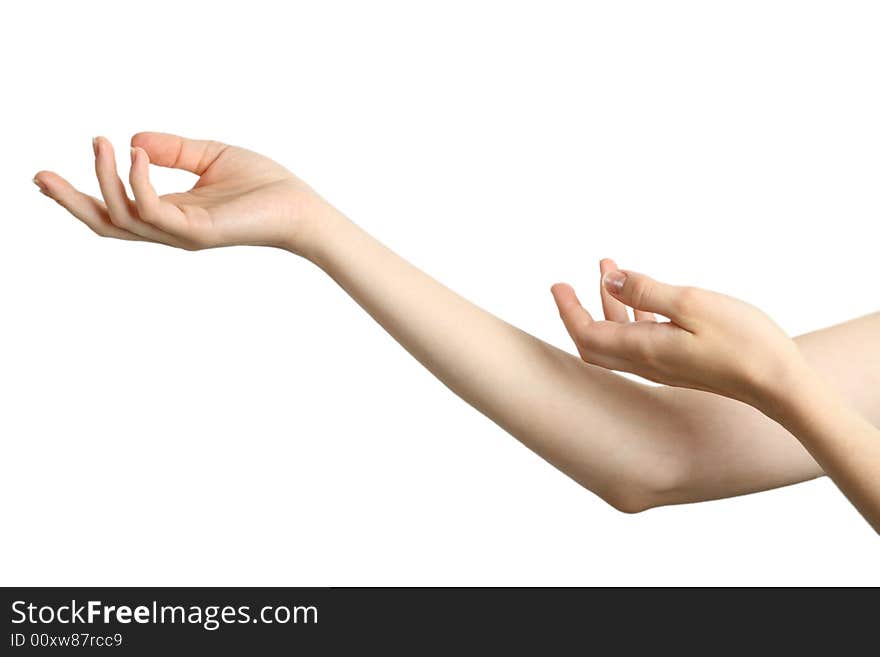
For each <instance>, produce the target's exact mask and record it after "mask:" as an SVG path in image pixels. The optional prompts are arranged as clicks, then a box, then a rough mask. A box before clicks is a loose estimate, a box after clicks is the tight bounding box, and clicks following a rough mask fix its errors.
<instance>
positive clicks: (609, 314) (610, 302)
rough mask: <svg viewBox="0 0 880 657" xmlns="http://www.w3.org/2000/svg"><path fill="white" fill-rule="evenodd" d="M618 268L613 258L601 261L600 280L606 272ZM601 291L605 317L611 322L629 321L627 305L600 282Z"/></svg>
mask: <svg viewBox="0 0 880 657" xmlns="http://www.w3.org/2000/svg"><path fill="white" fill-rule="evenodd" d="M616 269H617V263H616V262H614V261H613V260H612V259H611V258H605V259H603V260H600V261H599V275H600V281H601V277H604V276H605V274H606V273H607V272H609V271H615V270H616ZM599 293H600V295H601V296H602V310H603V311H604V313H605V319H607V320H608V321H609V322H628V321H629V313H628V312H627V310H626V306H625V305H624V304H623V303H621V302H620V301H618V300H617V299H615V298H614V297H613V296H611V293H610V292H608V290H606V289H605V286H604V285H602V284H601V283H600V285H599Z"/></svg>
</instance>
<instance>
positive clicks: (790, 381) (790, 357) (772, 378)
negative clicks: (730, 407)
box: [747, 347, 820, 424]
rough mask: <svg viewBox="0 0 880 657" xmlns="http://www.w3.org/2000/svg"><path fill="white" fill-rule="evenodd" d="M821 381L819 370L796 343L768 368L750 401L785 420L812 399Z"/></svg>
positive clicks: (770, 415) (773, 416)
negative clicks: (808, 361)
mask: <svg viewBox="0 0 880 657" xmlns="http://www.w3.org/2000/svg"><path fill="white" fill-rule="evenodd" d="M819 384H820V381H819V376H818V374H817V373H816V372H815V370H813V368H812V367H810V365H809V363H807V361H806V359H805V358H804V357H803V355H802V354H801V353H800V351H798V350H797V348H796V347H795V348H794V349H793V350H792V353H791V354H787V355H786V356H785V357H784V358H781V359H780V360H779V361H778V362H776V363H775V364H773V365H770V366H768V367H767V368H766V369H765V371H764V374H763V376H762V377H761V378H760V380H759V381H758V383H756V384H755V385H754V386H753V387H752V390H751V399H750V400H748V402H747V403H749V404H750V405H752V406H754V407H755V408H757V409H758V410H759V411H761V412H762V413H764V414H765V415H766V416H768V417H770V418H771V419H774V420H776V421H777V422H780V423H783V424H784V423H785V419H786V418H787V417H788V416H789V415H790V414H791V413H792V412H794V411H796V410H797V409H798V408H800V407H801V406H802V405H803V404H805V403H810V401H809V400H810V397H811V391H813V390H815V389H816V388H817V387H818V386H819Z"/></svg>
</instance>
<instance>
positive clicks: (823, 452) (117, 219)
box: [34, 133, 880, 528]
mask: <svg viewBox="0 0 880 657" xmlns="http://www.w3.org/2000/svg"><path fill="white" fill-rule="evenodd" d="M131 146H132V149H131V162H132V164H131V167H130V171H129V181H130V184H131V188H132V191H133V194H134V199H129V198H128V197H127V196H126V192H125V188H124V186H123V184H122V182H121V180H120V179H119V177H118V174H117V164H116V161H115V157H114V152H113V147H112V145H111V144H110V142H109V141H108V140H106V139H104V138H100V137H99V138H96V139H95V140H94V154H95V170H96V174H97V177H98V182H99V186H100V190H101V196H102V197H103V199H100V198H94V197H91V196H88V195H86V194H84V193H82V192H79V191H78V190H76V189H75V188H74V187H72V186H71V185H70V184H69V183H68V182H67V181H65V180H64V179H63V178H61V177H60V176H58V175H57V174H55V173H52V172H50V171H41V172H39V173H38V174H37V175H36V176H35V178H34V182H35V183H36V184H37V185H38V186H39V187H40V190H41V191H42V192H43V193H44V194H45V195H46V196H49V197H50V198H52V199H54V200H55V201H56V202H58V203H59V204H60V205H62V206H63V207H64V208H65V209H67V210H68V211H69V212H70V213H71V214H73V215H74V216H75V217H77V218H78V219H80V220H81V221H82V222H83V223H85V224H86V225H87V226H89V228H91V229H92V230H93V231H95V232H96V233H98V234H99V235H102V236H105V237H113V238H117V239H124V240H140V241H148V242H156V243H160V244H167V245H170V246H174V247H178V248H182V249H187V250H197V249H204V248H212V247H219V246H230V245H236V244H248V245H262V246H272V247H277V248H280V249H284V250H287V251H290V252H291V253H294V254H297V255H299V256H302V257H304V258H306V259H308V260H310V261H311V262H313V263H314V264H315V265H317V266H318V267H320V268H321V269H322V270H323V271H325V272H326V273H327V274H328V275H329V276H330V277H331V278H333V280H335V281H336V282H337V283H338V284H339V285H340V287H342V288H343V289H344V290H345V291H346V292H347V293H348V294H349V295H350V296H351V297H352V298H353V299H354V300H355V301H356V302H357V303H358V304H360V305H361V307H363V308H364V310H366V311H367V312H368V313H369V314H370V315H371V316H372V317H373V318H374V319H375V320H376V321H377V322H378V323H379V324H380V325H381V326H382V327H383V328H384V329H385V330H386V331H388V333H389V334H390V335H391V336H392V337H394V339H395V340H397V341H398V342H399V343H400V344H401V345H402V346H403V347H404V348H405V349H406V350H407V351H408V352H409V353H411V354H412V355H413V356H414V357H415V358H416V359H417V360H418V361H419V362H421V363H422V364H423V365H424V366H425V367H426V368H427V369H428V370H430V371H431V372H432V373H433V374H434V375H435V376H436V377H437V378H439V379H440V380H441V381H443V383H445V384H446V385H447V386H448V387H449V388H450V389H451V390H452V391H453V392H455V393H456V394H457V395H458V396H460V397H461V398H462V399H464V400H465V401H466V402H468V403H469V404H471V405H472V406H474V408H476V409H477V410H479V411H480V412H482V413H484V414H485V415H487V416H488V417H489V418H491V419H492V420H494V421H495V422H496V423H497V424H498V425H500V426H501V427H502V428H504V429H505V430H507V431H508V432H509V433H510V434H512V435H513V436H515V437H516V438H517V439H519V440H520V441H521V442H523V443H524V444H525V445H526V446H528V447H529V448H530V449H532V450H533V451H534V452H536V453H537V454H539V455H540V456H542V457H543V458H544V459H546V460H547V461H549V462H550V463H552V464H553V465H554V466H556V467H557V468H558V469H560V470H561V471H563V472H564V473H566V474H567V475H569V476H570V477H572V478H573V479H574V480H575V481H577V482H578V483H580V484H581V485H583V486H584V487H586V488H587V489H589V490H591V491H593V492H594V493H596V494H597V495H599V496H600V497H602V498H603V499H604V500H605V501H607V502H608V503H610V504H612V505H613V506H614V507H616V508H618V509H620V510H622V511H626V512H637V511H642V510H645V509H648V508H651V507H656V506H661V505H667V504H679V503H685V502H697V501H702V500H710V499H717V498H722V497H730V496H733V495H741V494H745V493H751V492H756V491H761V490H767V489H770V488H775V487H778V486H785V485H788V484H793V483H797V482H801V481H805V480H808V479H812V478H815V477H818V476H821V475H822V474H823V473H824V472H827V473H828V474H830V475H831V477H832V478H833V479H834V480H835V482H837V484H838V485H839V486H840V488H841V489H842V490H843V491H844V493H846V494H847V495H848V496H849V497H850V499H851V500H852V501H853V503H854V504H855V505H856V506H857V508H859V510H860V511H862V513H863V514H864V515H865V516H866V517H867V518H868V519H869V521H871V522H872V524H874V527H875V528H877V526H878V525H877V521H878V518H880V489H878V486H880V484H872V483H871V476H870V475H871V473H873V474H874V476H875V478H876V479H880V478H877V477H876V474H877V473H878V472H880V440H878V438H877V436H876V432H877V430H876V429H875V425H877V424H880V397H878V396H877V395H873V394H871V391H872V390H876V389H877V388H878V384H880V342H878V340H876V337H877V336H878V335H880V313H877V314H873V315H870V316H867V317H863V318H860V319H857V320H853V321H851V322H847V323H845V324H842V325H839V326H834V327H831V328H828V329H824V330H822V331H818V332H815V333H811V334H807V335H804V336H801V337H799V338H795V339H794V340H790V339H789V338H787V337H786V336H785V335H784V334H783V333H782V332H781V331H780V330H779V329H777V328H776V327H775V325H774V324H773V323H772V322H770V320H769V319H767V318H766V317H765V316H764V315H763V314H761V313H760V312H759V311H757V310H754V309H751V307H750V306H747V305H746V304H742V302H739V301H736V300H733V299H730V298H729V297H723V296H722V295H715V294H714V293H711V292H706V291H702V290H693V289H692V288H674V289H682V290H685V292H684V298H685V299H686V300H689V304H690V306H687V307H688V308H689V309H690V308H691V307H693V308H696V309H699V311H700V312H696V311H695V312H694V313H693V317H691V316H690V314H688V315H681V316H680V317H679V318H678V319H679V321H681V322H682V324H678V323H676V318H675V317H670V319H672V320H673V321H672V322H656V321H655V318H654V316H653V315H652V314H651V312H650V311H655V312H659V313H660V314H663V315H664V316H666V317H669V315H668V314H667V312H666V311H668V312H672V310H671V308H672V307H671V306H667V305H663V307H662V308H661V307H660V306H658V305H655V304H653V303H651V304H648V305H645V304H644V302H643V301H640V302H639V303H634V300H633V298H631V297H627V296H626V294H625V293H617V292H613V291H612V289H613V288H611V287H610V286H608V285H602V286H600V291H601V296H602V302H603V308H604V313H605V317H606V321H603V322H594V321H593V320H592V319H591V318H589V316H588V315H587V314H586V311H585V310H583V308H582V307H581V306H580V304H579V303H578V302H577V300H576V297H575V296H574V292H573V291H572V290H571V288H570V287H568V286H565V285H557V286H554V288H553V293H554V297H555V299H556V302H557V305H558V307H559V310H560V314H561V316H562V318H563V321H564V322H565V325H566V327H567V328H568V330H569V332H570V334H571V335H572V337H573V339H574V340H575V343H576V345H577V347H578V350H579V353H580V354H581V356H582V358H578V357H576V356H573V355H571V354H568V353H566V352H564V351H562V350H560V349H557V348H555V347H553V346H551V345H549V344H547V343H545V342H543V341H541V340H539V339H537V338H535V337H533V336H531V335H528V334H527V333H524V332H523V331H521V330H519V329H517V328H516V327H514V326H511V325H510V324H508V323H506V322H504V321H503V320H501V319H499V318H497V317H495V316H493V315H491V314H490V313H488V312H486V311H484V310H483V309H481V308H479V307H477V306H475V305H473V304H472V303H470V302H468V301H467V300H465V299H464V298H462V297H460V296H459V295H457V294H455V293H454V292H452V291H451V290H449V289H447V288H446V287H444V286H443V285H441V284H440V283H439V282H437V281H436V280H434V279H432V278H431V277H430V276H428V275H427V274H425V273H424V272H422V271H420V270H419V269H417V268H416V267H414V266H413V265H412V264H410V263H408V262H407V261H406V260H404V259H403V258H401V257H400V256H398V255H397V254H395V253H394V252H392V251H391V250H390V249H388V248H386V247H385V246H383V245H382V244H381V243H380V242H378V241H377V240H376V239H374V238H373V237H371V236H370V235H368V234H367V233H366V232H364V231H363V230H362V229H361V228H359V227H358V226H357V225H355V224H354V223H353V222H351V221H350V220H349V219H348V218H346V217H345V216H344V215H342V214H341V213H340V212H339V211H338V210H336V209H335V208H333V207H332V206H331V205H330V204H329V203H327V202H326V201H325V200H324V199H322V198H321V197H320V196H319V195H318V194H317V193H315V192H314V191H313V190H312V189H311V188H310V187H309V186H308V185H306V184H305V183H304V182H303V181H301V180H300V179H299V178H297V177H296V176H294V175H293V174H292V173H290V172H289V171H287V170H286V169H285V168H284V167H282V166H281V165H279V164H277V163H275V162H273V161H272V160H270V159H268V158H265V157H263V156H261V155H258V154H256V153H253V152H251V151H248V150H245V149H242V148H238V147H234V146H227V145H225V144H222V143H219V142H214V141H200V140H190V139H184V138H181V137H177V136H173V135H167V134H162V133H139V134H137V135H135V136H134V137H133V138H132V140H131ZM150 164H154V165H158V166H166V167H175V168H179V169H184V170H187V171H190V172H192V173H194V174H196V175H197V176H199V179H198V182H197V183H196V184H195V186H194V187H193V188H192V189H190V190H189V191H186V192H182V193H176V194H168V195H165V196H159V195H157V193H156V192H155V190H154V189H153V187H152V185H151V184H150V180H149V165H150ZM601 271H602V273H603V275H605V276H606V277H607V276H610V275H611V274H610V272H615V271H617V267H616V265H615V264H614V263H613V262H612V261H609V260H605V261H603V262H602V263H601ZM630 276H631V278H629V280H630V283H631V284H632V281H634V280H636V277H637V275H635V274H630ZM646 280H648V279H646ZM606 283H607V280H606ZM655 285H656V286H660V284H659V283H655ZM665 287H668V288H671V286H665ZM664 289H665V288H664ZM626 303H629V304H630V305H631V306H632V305H635V306H637V308H636V312H635V319H636V320H638V321H636V322H630V321H629V318H628V315H627V311H626V305H625V304H626ZM709 307H711V312H706V309H707V308H709ZM744 308H748V309H749V311H748V312H745V313H743V309H744ZM673 314H675V313H673ZM723 317H727V318H728V322H724V321H723V320H722V319H721V318H723ZM690 322H693V324H691V323H690ZM743 340H748V342H747V343H744V342H743ZM741 348H743V349H746V350H747V352H748V353H750V354H752V357H751V358H749V359H742V358H738V359H728V358H725V357H724V354H725V353H729V352H730V351H731V350H732V351H734V352H735V351H737V350H740V349H741ZM585 361H586V362H585ZM744 362H745V363H748V366H747V367H744V366H743V363H744ZM612 369H621V370H624V371H631V372H636V373H638V374H641V375H642V376H645V377H646V378H651V379H653V380H655V381H658V382H661V383H665V384H668V385H665V386H659V387H658V386H648V385H645V384H641V383H638V382H635V381H632V380H630V379H627V378H624V377H621V376H620V375H618V374H615V373H614V372H612V371H611V370H612ZM773 377H781V378H780V379H778V381H786V382H787V383H789V384H790V385H785V386H776V387H774V385H773V381H774V378H773ZM782 425H784V427H785V428H783V426H782ZM872 432H873V433H872ZM820 464H821V466H820ZM823 468H824V471H823Z"/></svg>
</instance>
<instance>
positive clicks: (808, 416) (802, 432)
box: [760, 364, 880, 532]
mask: <svg viewBox="0 0 880 657" xmlns="http://www.w3.org/2000/svg"><path fill="white" fill-rule="evenodd" d="M765 399H766V401H765V402H763V403H762V404H761V405H760V406H761V410H762V411H763V412H764V413H765V414H766V415H767V416H768V417H771V418H773V419H774V420H776V421H777V422H779V424H781V425H782V426H784V427H785V428H786V429H788V431H790V432H791V433H792V434H793V435H794V436H796V437H797V438H798V439H799V440H800V441H801V443H802V444H803V445H804V447H805V448H806V449H807V450H808V451H809V452H810V454H811V455H812V456H813V458H815V459H816V462H817V463H819V465H821V466H822V468H823V469H824V471H825V473H826V474H827V475H828V476H829V477H831V479H832V480H833V481H834V483H836V484H837V486H838V488H840V490H841V491H842V492H843V493H844V494H845V495H846V496H847V498H849V500H850V502H852V503H853V505H854V506H855V507H856V508H857V509H858V510H859V511H860V512H861V513H862V515H863V516H864V517H865V518H866V519H867V521H868V522H869V523H870V524H871V526H872V527H873V528H874V529H875V530H876V531H878V532H880V430H878V429H877V428H876V427H875V426H874V425H872V424H871V423H870V422H868V420H867V419H865V418H864V416H862V415H861V414H860V413H859V412H857V411H856V410H855V409H854V408H853V407H852V405H851V404H850V403H849V401H848V400H847V399H845V398H844V397H843V396H842V395H841V394H840V393H839V392H838V390H837V389H836V388H834V387H832V386H831V385H829V384H828V383H827V382H826V381H825V380H824V379H823V378H822V377H820V376H819V375H818V374H817V373H815V372H814V371H813V370H812V369H810V368H809V367H807V366H806V364H803V365H798V366H797V367H796V368H795V369H794V370H793V372H792V373H791V375H790V376H789V377H787V379H786V381H785V382H784V384H783V385H780V386H779V387H778V388H777V389H775V390H774V391H772V392H767V393H766V394H765Z"/></svg>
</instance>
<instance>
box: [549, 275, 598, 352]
mask: <svg viewBox="0 0 880 657" xmlns="http://www.w3.org/2000/svg"><path fill="white" fill-rule="evenodd" d="M550 292H551V293H552V294H553V300H554V301H556V307H557V308H558V309H559V317H561V318H562V323H563V324H564V325H565V330H566V331H568V335H569V336H570V337H571V339H572V340H573V341H574V343H575V345H577V344H578V343H579V342H580V338H579V336H580V334H581V333H583V332H584V330H586V328H587V327H588V326H589V325H590V324H592V323H593V318H592V317H591V316H590V313H588V312H587V310H586V309H585V308H584V307H583V306H582V305H581V302H580V301H579V300H578V298H577V295H576V294H575V293H574V290H573V289H572V287H571V286H570V285H568V284H567V283H557V284H556V285H554V286H553V287H551V288H550Z"/></svg>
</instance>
